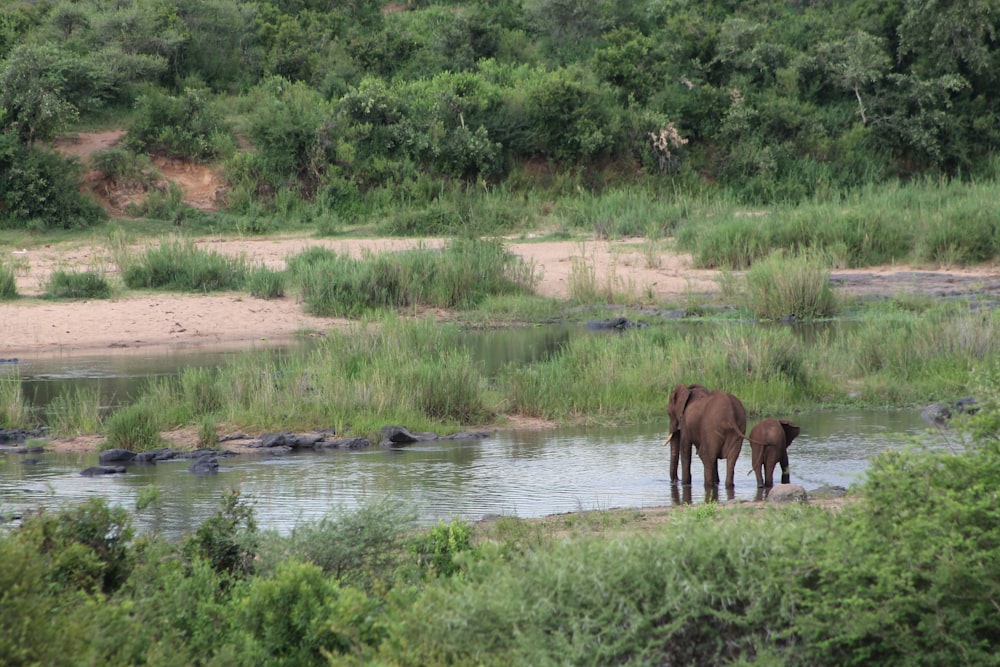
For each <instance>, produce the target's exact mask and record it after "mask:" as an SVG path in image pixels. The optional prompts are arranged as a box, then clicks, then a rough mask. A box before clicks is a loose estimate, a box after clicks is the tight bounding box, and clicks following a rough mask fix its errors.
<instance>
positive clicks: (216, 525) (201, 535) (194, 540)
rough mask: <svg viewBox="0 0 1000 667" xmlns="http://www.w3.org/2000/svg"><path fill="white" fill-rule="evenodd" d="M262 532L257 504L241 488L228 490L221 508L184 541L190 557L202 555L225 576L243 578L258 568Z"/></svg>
mask: <svg viewBox="0 0 1000 667" xmlns="http://www.w3.org/2000/svg"><path fill="white" fill-rule="evenodd" d="M258 541H259V534H258V531H257V520H256V518H255V517H254V514H253V505H252V504H251V502H250V501H248V500H247V499H246V498H245V497H244V496H242V495H240V492H239V489H230V490H228V491H226V492H225V494H224V495H223V496H222V499H221V500H220V501H219V509H218V510H216V512H215V514H213V515H212V516H211V517H209V518H208V519H206V520H205V522H204V523H202V524H201V525H200V526H198V529H197V530H196V531H194V533H193V534H191V535H189V536H188V537H187V539H186V540H185V541H184V546H183V550H184V553H185V555H186V556H187V557H189V558H192V559H202V560H204V561H206V562H207V563H208V564H209V565H211V567H212V569H213V570H214V571H215V572H216V573H217V574H219V575H220V576H221V577H229V578H232V579H242V578H244V577H247V576H249V575H250V574H252V573H253V571H254V558H255V557H256V554H257V546H258Z"/></svg>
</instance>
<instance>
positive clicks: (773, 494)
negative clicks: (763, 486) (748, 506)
mask: <svg viewBox="0 0 1000 667" xmlns="http://www.w3.org/2000/svg"><path fill="white" fill-rule="evenodd" d="M807 500H809V494H807V493H806V490H805V488H804V487H802V486H799V485H798V484H778V485H777V486H775V487H774V488H772V489H771V491H770V492H768V494H767V502H769V503H804V502H806V501H807Z"/></svg>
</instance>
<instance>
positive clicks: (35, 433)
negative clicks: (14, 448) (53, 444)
mask: <svg viewBox="0 0 1000 667" xmlns="http://www.w3.org/2000/svg"><path fill="white" fill-rule="evenodd" d="M44 434H45V430H44V429H35V430H29V429H24V428H0V444H5V443H8V442H11V443H18V442H24V441H25V440H27V439H28V438H40V437H42V436H43V435H44Z"/></svg>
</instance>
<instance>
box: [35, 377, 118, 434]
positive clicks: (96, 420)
mask: <svg viewBox="0 0 1000 667" xmlns="http://www.w3.org/2000/svg"><path fill="white" fill-rule="evenodd" d="M102 409H103V408H102V406H101V392H100V390H99V389H97V388H96V387H91V388H86V387H75V388H73V390H72V391H70V392H69V393H67V394H59V395H58V396H56V397H55V398H53V399H52V401H51V402H50V403H49V404H48V405H47V406H46V407H45V423H46V425H47V426H48V427H49V430H50V432H51V433H52V435H54V436H56V437H58V438H71V437H74V436H79V435H89V434H93V433H99V432H100V430H101V425H102V423H103V421H104V416H103V412H102Z"/></svg>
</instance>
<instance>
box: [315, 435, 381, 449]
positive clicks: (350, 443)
mask: <svg viewBox="0 0 1000 667" xmlns="http://www.w3.org/2000/svg"><path fill="white" fill-rule="evenodd" d="M371 446H372V441H371V440H369V439H368V438H334V439H332V440H321V441H319V442H317V443H316V444H315V445H314V446H313V449H364V448H365V447H371Z"/></svg>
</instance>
